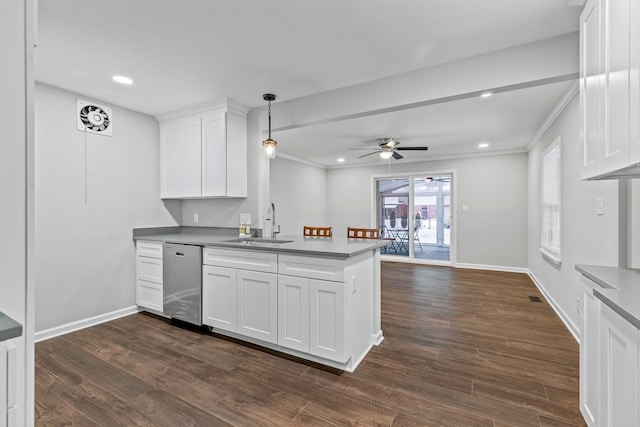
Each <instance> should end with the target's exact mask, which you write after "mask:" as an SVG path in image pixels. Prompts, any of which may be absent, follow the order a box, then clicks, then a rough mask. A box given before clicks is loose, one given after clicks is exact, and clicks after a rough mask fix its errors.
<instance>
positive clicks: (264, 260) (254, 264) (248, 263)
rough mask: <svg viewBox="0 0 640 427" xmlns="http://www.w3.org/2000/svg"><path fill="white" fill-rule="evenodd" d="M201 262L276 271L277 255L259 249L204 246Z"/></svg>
mask: <svg viewBox="0 0 640 427" xmlns="http://www.w3.org/2000/svg"><path fill="white" fill-rule="evenodd" d="M202 263H203V264H205V265H217V266H220V267H230V268H237V269H240V270H250V271H263V272H265V273H277V272H278V255H277V254H273V253H268V252H260V251H251V250H249V251H245V250H235V249H216V248H204V251H203V256H202Z"/></svg>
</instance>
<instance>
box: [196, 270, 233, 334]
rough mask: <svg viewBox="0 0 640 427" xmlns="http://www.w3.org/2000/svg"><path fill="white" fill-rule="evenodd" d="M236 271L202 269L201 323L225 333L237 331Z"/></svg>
mask: <svg viewBox="0 0 640 427" xmlns="http://www.w3.org/2000/svg"><path fill="white" fill-rule="evenodd" d="M236 282H237V270H235V269H233V268H226V267H217V266H211V265H205V266H203V267H202V323H204V324H205V325H209V326H211V327H214V328H219V329H223V330H225V331H231V332H236V330H237V324H238V323H237V320H236V313H237V308H236V307H237V303H236V301H237V296H236V295H237V292H236Z"/></svg>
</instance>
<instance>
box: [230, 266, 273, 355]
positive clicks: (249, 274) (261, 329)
mask: <svg viewBox="0 0 640 427" xmlns="http://www.w3.org/2000/svg"><path fill="white" fill-rule="evenodd" d="M237 292H238V294H237V301H238V327H237V332H238V333H239V334H242V335H246V336H248V337H253V338H257V339H260V340H262V341H267V342H270V343H274V344H275V343H277V342H278V276H277V275H275V274H271V273H261V272H257V271H246V270H238V271H237Z"/></svg>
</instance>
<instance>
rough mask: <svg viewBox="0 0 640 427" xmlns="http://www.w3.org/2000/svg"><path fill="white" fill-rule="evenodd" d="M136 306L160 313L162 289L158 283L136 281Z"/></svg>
mask: <svg viewBox="0 0 640 427" xmlns="http://www.w3.org/2000/svg"><path fill="white" fill-rule="evenodd" d="M136 304H138V305H139V306H140V307H145V308H150V309H152V310H156V311H159V312H162V310H163V308H162V304H163V289H162V285H161V284H159V283H153V282H147V281H146V280H140V279H138V280H137V281H136Z"/></svg>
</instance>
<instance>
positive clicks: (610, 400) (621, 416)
mask: <svg viewBox="0 0 640 427" xmlns="http://www.w3.org/2000/svg"><path fill="white" fill-rule="evenodd" d="M601 315H602V317H601V319H600V320H601V336H600V342H601V369H600V375H601V377H600V390H601V400H600V416H601V419H600V421H601V422H600V425H602V426H609V427H619V426H638V425H640V416H639V414H638V408H639V407H640V405H638V402H640V395H639V391H640V380H639V378H638V377H639V375H640V360H639V359H638V329H637V328H635V327H634V326H633V325H632V324H631V323H629V322H627V321H626V320H625V319H623V318H622V317H621V316H619V315H618V314H617V313H615V312H614V311H613V310H611V309H610V308H609V307H607V306H605V305H604V304H602V305H601Z"/></svg>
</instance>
